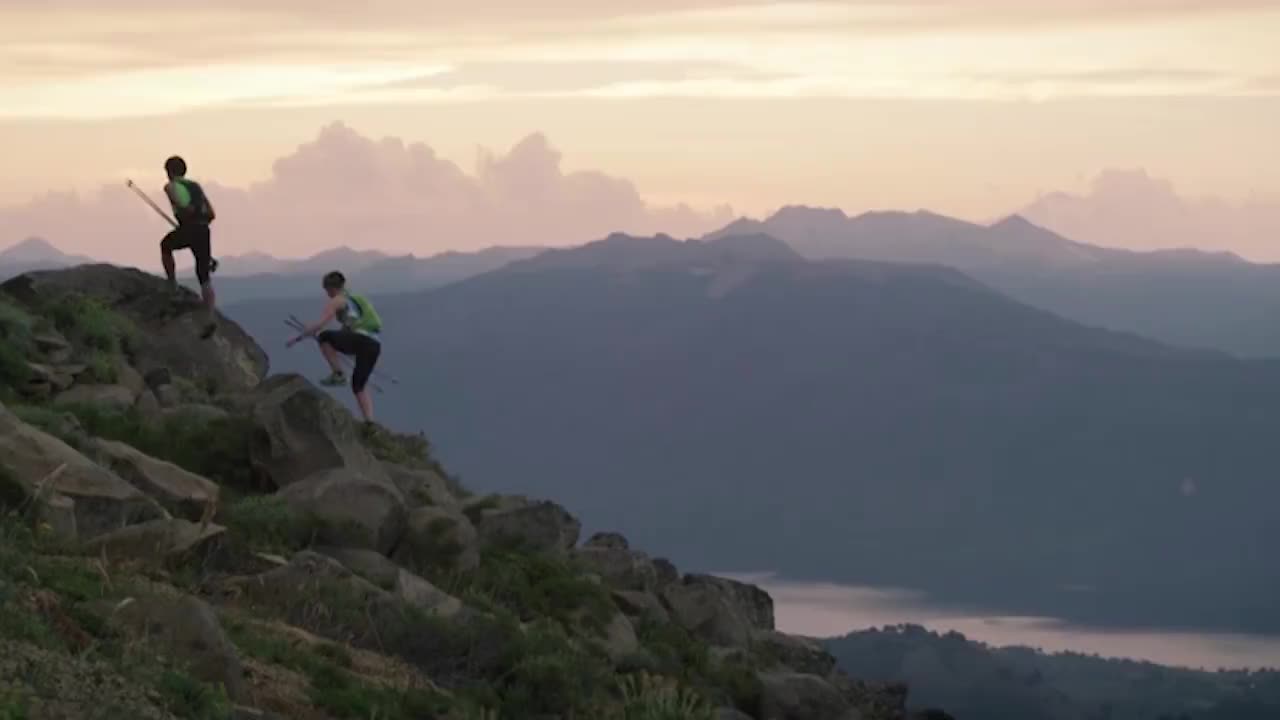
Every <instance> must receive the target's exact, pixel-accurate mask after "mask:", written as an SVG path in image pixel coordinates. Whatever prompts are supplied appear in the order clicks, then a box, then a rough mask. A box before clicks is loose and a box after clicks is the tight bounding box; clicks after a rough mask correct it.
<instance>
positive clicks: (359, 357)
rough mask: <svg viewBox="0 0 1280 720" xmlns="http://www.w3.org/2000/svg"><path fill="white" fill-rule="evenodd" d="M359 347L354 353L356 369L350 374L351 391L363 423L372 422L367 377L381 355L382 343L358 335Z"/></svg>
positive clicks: (371, 402) (371, 405) (371, 406)
mask: <svg viewBox="0 0 1280 720" xmlns="http://www.w3.org/2000/svg"><path fill="white" fill-rule="evenodd" d="M359 337H360V347H359V349H358V350H357V352H356V369H355V370H354V371H352V373H351V390H352V391H353V392H355V394H356V403H357V404H358V405H359V406H360V414H361V415H363V416H364V420H365V422H373V398H371V397H369V388H368V383H369V375H370V374H372V373H373V366H374V365H375V364H377V362H378V356H379V355H380V354H382V343H379V342H378V341H377V340H374V339H373V338H370V337H366V336H364V335H360V336H359Z"/></svg>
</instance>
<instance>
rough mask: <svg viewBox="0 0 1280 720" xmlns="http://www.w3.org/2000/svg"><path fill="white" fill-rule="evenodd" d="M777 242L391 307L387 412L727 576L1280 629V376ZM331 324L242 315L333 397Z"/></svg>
mask: <svg viewBox="0 0 1280 720" xmlns="http://www.w3.org/2000/svg"><path fill="white" fill-rule="evenodd" d="M836 220H837V221H838V220H839V219H838V218H836ZM926 222H927V223H929V224H934V225H937V226H938V227H940V228H948V227H950V226H949V224H948V223H945V222H941V221H938V220H937V219H935V218H929V219H927V220H926ZM843 225H844V221H840V222H839V223H838V226H843ZM1025 227H1026V224H1025V223H1021V222H1020V221H1017V220H1011V221H1009V222H1006V223H1002V224H1001V225H1000V226H999V227H997V228H996V229H994V230H993V231H992V232H991V235H992V236H994V237H995V238H996V239H997V240H1001V241H1005V240H1002V239H1007V238H1014V239H1012V240H1007V242H1011V243H1019V242H1021V241H1019V240H1017V239H1016V238H1017V233H1020V232H1023V231H1024V230H1023V229H1024V228H1025ZM752 229H754V228H751V227H740V228H739V230H741V231H749V230H752ZM766 229H767V230H768V231H769V233H768V234H761V233H758V232H757V233H753V234H748V235H731V234H727V233H726V234H719V235H717V236H715V237H712V238H708V239H705V240H688V241H680V240H676V239H673V238H670V237H666V236H656V237H647V238H640V237H628V236H623V235H614V236H610V237H609V238H606V239H604V240H602V241H599V242H596V243H591V244H588V245H586V246H583V247H579V248H573V249H560V250H554V251H549V252H546V253H542V254H540V255H536V256H534V257H531V258H529V259H525V260H519V261H515V262H512V263H510V264H508V265H506V266H504V267H502V268H500V269H497V270H494V271H491V272H488V273H485V274H481V275H478V276H475V277H472V278H470V279H467V280H463V281H459V282H455V283H452V284H450V285H447V286H444V287H441V288H438V289H434V290H430V291H422V292H414V293H398V294H383V295H376V296H375V302H377V305H378V309H379V312H380V314H381V315H382V317H383V318H384V320H385V322H386V327H387V331H386V333H385V336H386V338H385V343H384V346H385V350H384V353H383V360H382V362H381V363H380V366H379V370H380V371H381V372H382V373H383V375H382V376H375V378H374V380H375V382H379V383H381V384H382V385H383V386H384V389H385V390H386V391H387V392H386V393H385V394H382V395H378V396H377V403H378V412H379V414H380V416H381V417H382V418H383V419H384V420H385V421H387V422H389V423H390V424H392V425H394V426H398V427H402V428H405V429H417V428H419V427H421V428H423V429H425V430H427V431H428V433H429V434H430V435H431V436H432V437H433V438H435V439H436V440H437V441H438V442H439V444H440V447H441V448H442V449H443V452H444V453H445V454H447V455H448V459H449V462H450V464H451V466H452V467H454V468H456V469H458V470H459V472H460V474H461V475H462V476H463V477H466V478H467V479H468V481H469V482H470V483H471V484H473V485H475V486H476V487H479V488H484V489H498V490H504V491H518V492H535V493H539V494H552V495H555V496H557V497H560V498H563V499H565V500H566V505H567V506H569V507H570V508H571V509H572V510H573V511H574V512H575V513H577V514H578V515H580V516H581V517H582V518H583V519H584V522H586V523H588V524H590V525H592V526H594V527H609V528H617V529H620V530H622V531H623V532H625V533H626V534H627V535H628V536H629V537H635V538H638V539H641V540H642V541H643V542H644V543H645V544H646V545H647V546H651V547H653V548H654V549H655V550H656V551H658V552H663V553H670V554H673V555H678V556H680V557H682V558H685V559H686V561H687V562H689V563H691V564H692V565H694V566H698V567H702V568H706V569H714V570H716V571H759V570H770V571H777V572H778V573H780V574H781V575H783V576H785V577H791V578H796V579H817V580H832V581H847V582H855V583H863V584H873V585H881V586H900V587H907V588H915V589H920V590H923V591H925V592H929V593H934V594H937V595H939V596H941V597H943V598H944V599H946V600H949V601H954V602H960V603H972V604H975V605H979V606H982V607H987V608H996V609H1000V610H1008V611H1011V612H1031V613H1036V614H1049V615H1055V616H1060V617H1065V618H1068V619H1072V620H1076V621H1081V622H1091V623H1102V624H1112V623H1124V624H1151V625H1164V626H1184V625H1186V626H1199V627H1215V628H1229V629H1237V630H1239V629H1247V630H1280V612H1278V611H1277V608H1280V573H1277V572H1276V570H1275V568H1274V564H1273V563H1271V562H1270V560H1269V558H1267V557H1265V556H1264V555H1263V554H1262V551H1261V550H1260V549H1261V548H1267V547H1272V546H1274V545H1275V543H1276V541H1277V540H1280V526H1277V525H1276V523H1275V522H1274V518H1273V515H1274V513H1273V512H1272V510H1271V508H1272V507H1273V506H1274V504H1275V503H1276V502H1277V501H1278V500H1280V488H1278V487H1277V486H1276V485H1275V483H1274V427H1275V418H1276V417H1277V415H1278V414H1280V364H1277V363H1275V362H1270V361H1250V360H1242V359H1238V358H1235V357H1232V356H1230V355H1228V354H1226V353H1222V352H1217V351H1207V350H1189V349H1180V348H1176V347H1173V346H1170V345H1167V344H1162V343H1159V342H1155V341H1151V340H1148V339H1144V338H1141V337H1138V336H1136V335H1133V334H1131V333H1123V332H1116V331H1111V330H1106V329H1101V328H1095V327H1089V326H1086V325H1083V324H1080V323H1077V322H1074V321H1071V320H1067V319H1065V318H1063V317H1061V316H1059V315H1057V314H1054V313H1051V312H1048V311H1045V310H1043V309H1039V308H1036V307H1032V306H1031V305H1029V304H1025V303H1022V302H1018V301H1016V300H1013V299H1011V298H1010V297H1008V296H1006V295H1004V294H1002V293H1000V292H998V291H995V290H993V289H991V288H990V287H988V286H987V285H985V284H983V283H982V282H979V281H978V280H975V279H973V278H972V277H970V276H969V275H966V274H964V273H962V272H961V271H959V270H957V269H954V268H949V267H944V266H942V265H940V264H936V263H924V262H912V263H903V262H884V261H878V260H841V259H831V260H811V259H806V258H805V257H803V256H802V255H803V251H801V252H797V251H796V249H795V247H793V246H802V245H803V243H800V242H798V240H797V239H796V238H795V237H794V236H793V237H792V239H791V245H790V246H789V245H787V244H785V243H783V242H781V241H779V240H777V239H775V237H772V236H776V234H787V233H784V232H780V228H778V227H770V228H766ZM815 236H816V234H815ZM982 236H984V235H982V234H980V237H982ZM1040 237H1041V239H1042V241H1043V242H1042V245H1041V246H1040V249H1039V250H1037V252H1035V253H1027V252H1024V251H1023V250H1024V249H1025V246H1023V245H1014V247H1015V248H1017V249H1018V250H1019V252H1020V254H1022V255H1028V254H1030V255H1032V256H1033V257H1041V258H1043V257H1045V256H1048V257H1049V258H1052V262H1055V263H1058V267H1066V266H1070V265H1071V264H1072V263H1076V264H1077V265H1078V264H1079V262H1080V261H1079V260H1078V257H1077V256H1078V253H1077V251H1079V252H1081V253H1083V252H1086V251H1087V250H1088V248H1078V247H1076V246H1074V245H1055V244H1054V241H1053V237H1052V236H1051V235H1049V234H1040ZM927 239H928V238H927V237H926V238H925V239H924V240H921V241H920V242H921V243H924V242H925V241H927ZM815 242H816V241H815ZM985 247H988V248H990V247H992V245H986V246H985ZM1068 251H1069V252H1068ZM1073 258H1077V259H1073ZM1166 259H1167V261H1168V262H1169V263H1170V264H1174V265H1176V264H1178V262H1180V259H1179V257H1175V256H1173V255H1170V256H1168V257H1167V258H1166ZM1210 260H1212V258H1207V259H1206V258H1198V257H1197V258H1195V261H1194V262H1195V264H1203V263H1205V262H1209V261H1210ZM1005 262H1006V261H1002V260H994V259H993V260H991V261H990V262H988V263H987V265H988V266H989V267H990V266H995V267H999V266H1002V265H1003V264H1004V263H1005ZM1037 262H1042V263H1047V262H1050V261H1049V260H1043V259H1042V260H1039V261H1037ZM1106 262H1112V261H1111V260H1107V261H1106ZM1218 262H1221V263H1223V264H1224V265H1230V264H1231V263H1230V261H1229V260H1227V259H1220V260H1218ZM318 310H319V304H318V302H317V301H316V300H313V299H301V298H299V299H292V300H290V299H284V300H273V301H267V300H261V301H252V302H246V303H243V304H240V305H235V306H230V307H228V309H227V312H228V313H229V314H230V315H232V316H233V317H234V318H235V319H237V320H238V321H239V322H241V323H242V324H243V325H244V326H245V327H246V329H248V330H249V331H250V332H251V333H253V334H254V335H255V336H256V337H258V338H259V339H260V340H261V341H262V344H263V345H264V346H265V347H266V348H267V349H268V352H269V353H270V355H271V362H272V366H273V368H276V369H288V370H300V371H303V372H306V373H309V374H312V375H319V374H321V373H322V372H323V369H324V368H323V364H322V362H321V360H320V358H319V355H318V353H315V352H314V351H313V350H310V349H304V348H303V347H298V348H295V349H294V350H292V351H284V350H283V348H282V341H283V339H284V337H285V333H283V332H282V331H283V330H284V328H283V326H282V325H281V319H282V318H284V317H287V315H288V314H289V313H297V314H299V315H301V316H303V317H305V318H307V319H310V318H311V317H312V316H314V315H315V314H317V312H318ZM278 341H279V342H278ZM388 376H392V377H395V379H396V380H397V381H398V382H397V383H395V384H392V383H391V381H390V379H389V378H388ZM339 397H341V398H343V400H344V401H347V402H350V398H349V396H348V394H347V393H344V392H339ZM499 479H506V480H505V482H507V483H510V484H509V485H500V482H503V481H500V480H499Z"/></svg>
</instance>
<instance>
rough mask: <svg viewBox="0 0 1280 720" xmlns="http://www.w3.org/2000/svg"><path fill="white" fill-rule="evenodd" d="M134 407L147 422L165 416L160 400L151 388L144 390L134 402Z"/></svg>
mask: <svg viewBox="0 0 1280 720" xmlns="http://www.w3.org/2000/svg"><path fill="white" fill-rule="evenodd" d="M133 407H134V409H135V410H137V411H138V415H139V416H141V417H142V419H143V420H145V421H147V422H156V421H157V420H161V419H163V418H164V415H163V413H162V408H161V407H160V400H159V399H157V398H156V394H155V393H153V392H151V391H150V390H143V391H142V394H141V395H139V396H138V399H137V400H136V401H135V402H134V403H133Z"/></svg>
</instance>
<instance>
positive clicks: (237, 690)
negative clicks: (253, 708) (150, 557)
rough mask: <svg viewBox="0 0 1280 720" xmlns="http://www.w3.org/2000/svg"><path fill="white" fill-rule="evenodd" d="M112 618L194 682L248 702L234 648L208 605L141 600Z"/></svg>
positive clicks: (178, 599) (157, 598)
mask: <svg viewBox="0 0 1280 720" xmlns="http://www.w3.org/2000/svg"><path fill="white" fill-rule="evenodd" d="M110 617H111V619H112V621H113V622H116V623H119V624H120V625H122V626H124V627H125V628H126V629H127V630H129V631H130V632H131V633H132V634H133V635H135V636H138V637H141V638H143V639H145V640H147V641H148V642H149V643H150V644H151V645H152V647H156V648H157V649H159V650H160V651H161V652H162V653H163V655H164V657H165V658H166V659H167V660H177V661H178V663H180V664H181V665H182V666H184V667H185V669H186V670H187V672H188V673H189V674H190V675H191V676H192V677H194V678H196V679H197V680H201V681H204V682H207V683H211V684H213V685H221V686H222V687H223V688H224V689H225V690H226V692H227V697H228V698H230V699H231V700H232V701H233V702H238V703H248V702H252V697H251V696H250V691H249V683H248V682H247V681H246V680H245V677H244V668H243V666H242V665H241V663H240V656H239V655H238V654H237V653H236V648H235V645H233V644H232V643H231V641H230V640H229V639H228V638H227V635H226V633H225V632H223V629H222V624H221V623H220V622H219V621H218V615H217V613H215V612H214V610H213V608H211V607H210V606H209V605H208V603H205V602H204V601H203V600H199V599H197V598H194V597H191V596H187V595H184V596H179V597H163V596H150V597H148V596H143V597H137V598H134V599H133V601H132V602H129V603H128V604H126V605H124V606H122V607H119V608H118V609H117V608H116V607H114V605H113V607H112V608H111V613H110Z"/></svg>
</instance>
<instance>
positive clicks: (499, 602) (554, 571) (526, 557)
mask: <svg viewBox="0 0 1280 720" xmlns="http://www.w3.org/2000/svg"><path fill="white" fill-rule="evenodd" d="M453 585H454V588H453V591H454V594H455V595H460V596H466V597H468V599H474V600H476V601H478V602H481V603H482V604H492V605H496V606H498V607H502V608H505V609H507V610H509V611H510V612H512V613H513V614H514V615H515V616H516V617H518V618H520V619H521V620H522V621H525V622H529V621H532V620H535V619H538V618H551V619H553V620H556V621H558V622H560V623H561V624H562V625H563V626H564V627H566V628H573V627H585V628H586V629H587V630H588V631H590V632H593V633H596V634H599V633H601V632H603V631H604V629H605V627H606V626H607V625H608V624H609V621H611V620H612V619H613V616H614V614H615V613H616V612H617V609H616V607H615V606H614V604H613V599H612V598H611V597H610V596H609V591H608V590H607V589H605V588H604V587H603V586H601V585H599V584H597V583H595V582H592V581H591V580H589V579H587V577H586V576H585V575H581V574H579V573H578V572H577V571H576V569H575V568H574V567H573V565H572V564H570V563H569V561H568V560H564V559H561V558H557V557H552V556H549V555H544V554H540V553H522V552H519V551H517V550H514V549H507V548H500V547H499V548H493V549H490V550H488V551H486V552H485V553H484V554H483V555H482V556H481V560H480V567H479V568H477V569H476V570H474V571H472V572H470V573H465V574H461V575H458V576H457V577H456V579H455V581H454V583H453Z"/></svg>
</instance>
